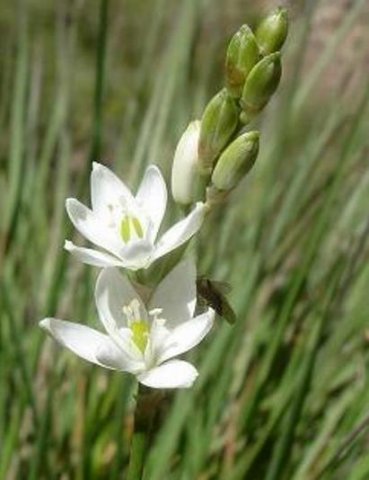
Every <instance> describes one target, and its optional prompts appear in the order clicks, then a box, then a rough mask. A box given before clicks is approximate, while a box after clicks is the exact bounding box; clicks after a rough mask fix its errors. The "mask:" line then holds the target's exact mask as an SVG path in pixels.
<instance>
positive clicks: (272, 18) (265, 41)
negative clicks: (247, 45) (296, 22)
mask: <svg viewBox="0 0 369 480" xmlns="http://www.w3.org/2000/svg"><path fill="white" fill-rule="evenodd" d="M287 33H288V14H287V10H286V9H285V8H281V7H279V8H277V9H276V10H274V11H273V12H271V13H270V14H269V15H268V16H267V17H265V18H264V19H263V20H262V21H261V23H260V25H259V27H258V28H257V30H256V34H255V35H256V40H257V42H258V44H259V47H260V50H261V53H262V54H263V55H269V54H270V53H274V52H277V51H278V50H280V49H281V48H282V46H283V44H284V42H285V40H286V38H287Z"/></svg>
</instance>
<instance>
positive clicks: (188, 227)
mask: <svg viewBox="0 0 369 480" xmlns="http://www.w3.org/2000/svg"><path fill="white" fill-rule="evenodd" d="M205 211H206V207H205V204H204V203H201V202H198V203H197V204H196V207H195V208H194V209H193V210H192V212H191V213H190V214H189V215H187V217H186V218H184V219H183V220H181V221H179V222H177V223H176V224H174V225H173V227H172V228H170V229H169V230H168V231H167V232H165V233H164V235H163V236H162V237H161V238H160V240H159V241H158V242H157V244H156V246H155V252H154V259H157V258H159V257H162V256H163V255H165V254H166V253H168V252H170V251H171V250H174V249H175V248H177V247H179V246H180V245H182V244H183V243H185V242H187V240H189V239H190V238H191V237H192V235H194V234H195V233H196V232H197V231H198V230H199V228H200V227H201V225H202V222H203V220H204V216H205Z"/></svg>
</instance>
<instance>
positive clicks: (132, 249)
mask: <svg viewBox="0 0 369 480" xmlns="http://www.w3.org/2000/svg"><path fill="white" fill-rule="evenodd" d="M153 251H154V246H153V244H152V243H150V242H149V241H147V240H146V239H142V240H134V241H132V242H130V243H129V244H128V245H126V246H125V247H124V249H123V250H122V253H121V258H122V262H124V266H125V267H126V268H129V269H130V270H139V269H140V268H147V267H148V266H149V265H150V264H151V258H152V254H153Z"/></svg>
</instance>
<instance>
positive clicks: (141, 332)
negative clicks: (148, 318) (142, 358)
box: [130, 320, 149, 353]
mask: <svg viewBox="0 0 369 480" xmlns="http://www.w3.org/2000/svg"><path fill="white" fill-rule="evenodd" d="M130 328H131V331H132V334H133V341H134V343H135V344H136V345H137V347H138V348H139V349H140V350H141V352H142V353H144V351H145V348H146V345H147V341H148V338H149V326H148V323H147V322H145V321H143V320H139V321H134V322H133V323H132V325H131V327H130Z"/></svg>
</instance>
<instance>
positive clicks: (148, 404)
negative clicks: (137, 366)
mask: <svg viewBox="0 0 369 480" xmlns="http://www.w3.org/2000/svg"><path fill="white" fill-rule="evenodd" d="M162 399H163V395H162V393H161V392H160V391H155V390H154V391H153V390H150V389H147V388H146V387H144V386H142V385H139V386H138V392H137V404H136V411H135V420H134V432H133V437H132V443H131V452H130V457H129V465H128V475H127V480H141V479H142V478H143V473H144V468H145V461H146V457H147V452H148V450H149V446H150V443H151V436H152V434H153V433H154V430H155V421H156V419H157V418H158V416H159V413H160V406H161V401H162Z"/></svg>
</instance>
